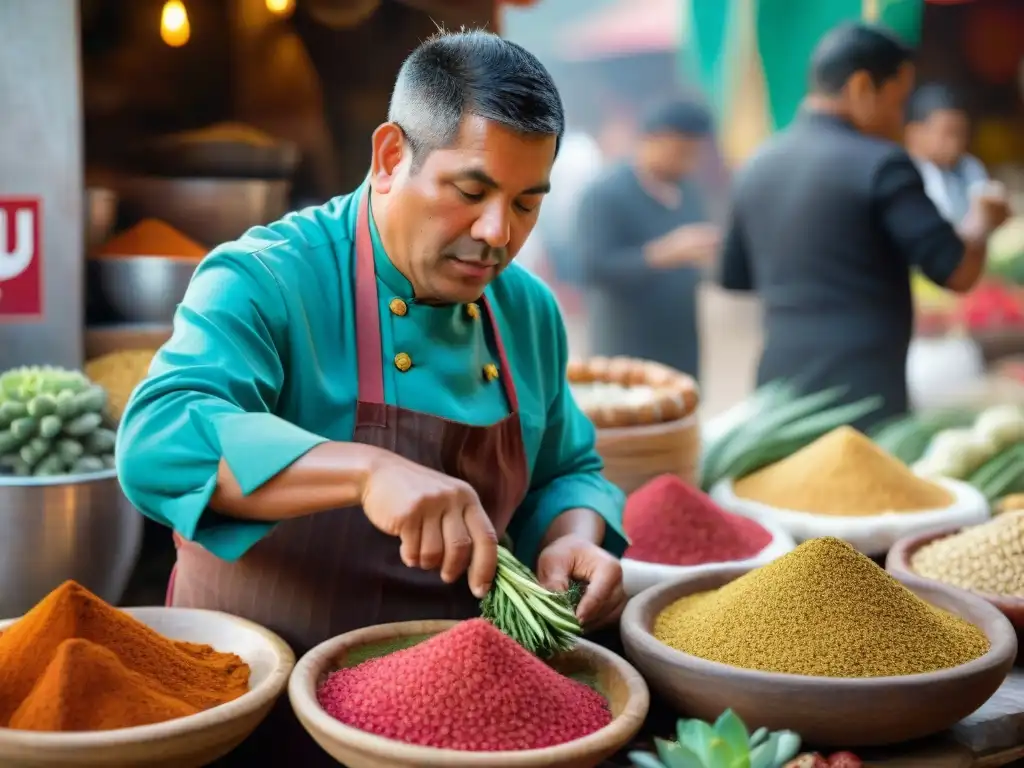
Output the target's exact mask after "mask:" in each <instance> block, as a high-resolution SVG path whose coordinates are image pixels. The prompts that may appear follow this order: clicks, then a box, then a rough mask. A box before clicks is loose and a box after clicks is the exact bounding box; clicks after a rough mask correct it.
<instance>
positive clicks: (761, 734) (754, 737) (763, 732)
mask: <svg viewBox="0 0 1024 768" xmlns="http://www.w3.org/2000/svg"><path fill="white" fill-rule="evenodd" d="M766 738H768V729H767V728H764V727H761V728H758V729H757V730H756V731H754V732H753V733H752V734H751V736H750V741H749V743H748V746H749V747H750V748H751V749H753V748H754V747H756V746H757V745H758V744H760V743H761V742H762V741H764V740H765V739H766Z"/></svg>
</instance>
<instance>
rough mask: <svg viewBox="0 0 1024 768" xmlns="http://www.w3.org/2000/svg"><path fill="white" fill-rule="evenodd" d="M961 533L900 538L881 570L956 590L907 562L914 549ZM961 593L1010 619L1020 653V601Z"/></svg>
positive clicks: (1023, 637)
mask: <svg viewBox="0 0 1024 768" xmlns="http://www.w3.org/2000/svg"><path fill="white" fill-rule="evenodd" d="M961 530H963V529H962V528H947V529H946V530H945V531H939V532H938V533H924V534H919V535H917V536H907V537H905V538H902V539H900V540H899V541H897V542H896V544H894V545H893V548H892V549H890V550H889V554H888V555H887V556H886V558H885V569H886V570H887V571H889V573H891V574H893V575H894V576H896V577H903V576H907V575H909V576H910V577H911V578H914V579H921V580H923V581H927V582H928V583H930V584H939V585H941V586H944V587H947V588H951V589H959V588H958V587H952V586H951V585H949V584H945V583H944V582H940V581H937V580H935V579H930V578H927V577H926V576H922V575H921V574H919V573H917V572H916V571H914V569H913V568H912V567H911V566H910V561H911V559H913V557H914V553H916V552H917V550H919V549H920V548H921V547H923V546H924V545H925V544H931V543H932V542H933V541H937V540H938V539H944V538H946V537H947V536H952V535H953V534H954V533H959V532H960V531H961ZM963 591H965V592H968V593H970V594H972V595H976V596H977V597H980V598H981V599H982V600H987V601H988V602H990V603H992V605H994V606H995V607H996V608H998V609H999V610H1000V611H1002V613H1003V615H1004V616H1005V617H1006V618H1007V619H1009V620H1010V623H1011V624H1012V625H1013V628H1014V629H1015V630H1016V632H1017V650H1018V654H1019V653H1020V652H1021V650H1022V646H1024V642H1022V641H1024V598H1021V597H1008V596H1006V595H992V594H988V593H986V592H975V591H974V590H963ZM1020 660H1021V659H1020V657H1018V661H1020Z"/></svg>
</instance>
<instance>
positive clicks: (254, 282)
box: [117, 31, 625, 756]
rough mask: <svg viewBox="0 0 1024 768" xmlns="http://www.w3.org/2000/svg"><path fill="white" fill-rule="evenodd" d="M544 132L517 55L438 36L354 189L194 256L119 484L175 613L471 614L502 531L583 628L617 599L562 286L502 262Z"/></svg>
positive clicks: (549, 133) (535, 188)
mask: <svg viewBox="0 0 1024 768" xmlns="http://www.w3.org/2000/svg"><path fill="white" fill-rule="evenodd" d="M508 94H517V97H516V98H509V96H508ZM562 131H563V112H562V104H561V101H560V98H559V95H558V93H557V90H556V89H555V86H554V83H553V82H552V80H551V77H550V75H549V74H548V72H547V71H546V70H545V69H544V67H543V66H542V65H541V64H540V62H538V61H537V59H535V58H534V57H533V56H532V55H531V54H529V53H528V52H527V51H525V50H524V49H523V48H521V47H520V46H518V45H516V44H514V43H511V42H508V41H506V40H503V39H501V38H500V37H497V36H496V35H492V34H489V33H485V32H480V31H468V32H460V33H456V34H441V35H438V36H437V37H434V38H432V39H430V40H428V41H426V42H425V43H423V44H422V45H421V46H420V47H419V48H417V49H416V50H415V51H414V52H413V53H412V54H411V55H410V57H409V58H408V59H407V60H406V62H405V63H404V65H403V66H402V69H401V71H400V72H399V75H398V79H397V82H396V84H395V88H394V92H393V96H392V100H391V107H390V111H389V114H388V120H387V122H386V123H384V124H383V125H381V126H380V127H378V128H377V130H376V131H375V132H374V134H373V138H372V143H371V150H372V151H371V163H370V171H369V175H368V177H367V180H366V181H365V183H364V184H363V185H362V186H361V187H360V188H359V189H357V190H355V191H354V192H353V193H351V194H348V195H343V196H340V197H336V198H334V199H333V200H331V201H330V202H328V203H326V204H324V205H322V206H320V207H315V208H310V209H306V210H304V211H299V212H296V213H292V214H290V215H288V216H286V217H285V218H283V219H282V220H280V221H277V222H274V223H272V224H269V225H267V226H264V227H256V228H254V229H251V230H249V231H248V232H247V233H246V234H245V235H243V236H242V237H241V238H240V239H239V240H237V241H235V242H231V243H227V244H224V245H221V246H220V247H218V248H216V249H215V250H214V251H213V252H212V253H211V254H210V255H209V256H208V257H207V258H206V259H205V260H204V261H203V262H202V263H201V264H200V266H199V267H198V269H197V270H196V273H195V277H194V278H193V280H192V282H191V284H190V286H189V288H188V291H187V293H186V295H185V298H184V300H183V302H182V304H181V306H180V307H179V309H178V312H177V315H176V317H175V322H174V333H173V336H172V337H171V339H170V341H168V343H167V344H166V345H165V346H164V347H163V348H162V349H161V350H160V352H159V353H158V355H157V356H156V359H155V360H154V363H153V366H152V369H151V372H150V377H149V378H148V379H147V380H146V381H145V382H144V383H143V384H142V385H141V386H140V387H139V388H138V389H137V390H136V391H135V393H134V395H133V397H132V399H131V402H130V403H129V405H128V407H127V410H126V412H125V415H124V419H123V421H122V424H121V428H120V433H119V440H118V447H117V456H118V471H119V477H120V480H121V483H122V486H123V488H124V491H125V494H126V495H127V497H128V498H129V499H130V500H131V501H132V503H133V504H135V506H137V507H138V508H139V509H140V510H141V511H142V512H143V513H144V514H145V515H147V516H149V517H150V518H152V519H154V520H156V521H159V522H161V523H163V524H165V525H167V526H168V527H170V528H172V529H173V530H174V531H175V536H176V542H177V544H178V559H177V566H176V568H175V574H174V576H173V577H172V584H171V587H170V589H169V602H170V604H171V605H174V606H186V607H196V608H209V609H215V610H221V611H227V612H229V613H232V614H236V615H239V616H243V617H245V618H248V619H251V620H253V621H256V622H258V623H260V624H263V625H265V626H267V627H269V628H270V629H272V630H274V631H275V632H278V633H279V634H281V635H282V636H283V637H284V638H285V639H286V640H287V641H288V642H289V643H290V644H291V645H292V647H293V648H294V649H295V651H296V652H297V653H300V654H301V653H303V652H305V651H306V650H308V649H309V648H310V647H312V646H313V645H316V644H317V643H320V642H322V641H323V640H326V639H328V638H330V637H332V636H335V635H338V634H340V633H343V632H347V631H349V630H352V629H356V628H359V627H365V626H369V625H374V624H381V623H386V622H394V621H405V620H413V619H461V618H467V617H471V616H474V615H478V613H479V609H478V601H479V599H480V598H481V597H483V596H484V594H486V592H487V591H488V589H489V587H490V584H491V581H492V579H493V577H494V573H495V564H496V557H497V551H496V547H497V541H498V538H499V537H500V536H502V535H503V534H505V533H506V532H507V533H508V534H510V535H511V537H512V539H513V541H514V542H515V548H516V552H517V554H518V555H519V557H520V558H521V559H523V560H524V561H525V562H526V563H528V564H529V565H530V566H531V567H534V568H536V570H537V572H538V576H539V577H540V579H541V580H542V581H543V583H545V584H546V585H547V586H548V587H550V588H553V589H562V588H565V587H566V586H567V585H568V581H569V579H570V578H572V579H578V580H582V581H585V582H587V583H588V584H589V586H588V589H587V591H586V595H585V597H584V599H583V601H582V602H581V603H580V606H579V609H578V612H579V617H580V619H581V621H582V622H583V623H584V624H585V625H587V626H596V625H600V624H603V623H606V622H609V621H611V620H614V619H615V618H616V617H617V615H618V613H619V612H620V610H621V608H622V605H623V602H624V596H623V592H622V588H621V570H620V567H619V564H618V561H617V559H616V557H615V555H614V554H613V553H618V552H621V550H622V548H623V547H624V544H625V538H624V535H623V533H622V529H621V511H622V506H623V496H622V493H621V492H620V491H619V490H617V489H616V488H615V487H614V486H612V485H611V484H610V483H609V482H608V481H606V480H605V479H604V477H603V476H602V474H601V470H602V463H601V459H600V458H599V457H598V455H597V453H596V452H595V449H594V429H593V427H592V425H591V424H590V422H589V421H588V420H587V418H586V417H585V416H584V415H583V413H582V412H581V411H580V410H579V409H578V408H577V406H576V405H575V403H574V401H573V398H572V395H571V393H570V390H569V388H568V386H567V384H566V378H565V370H566V363H567V348H566V335H565V329H564V327H563V324H562V320H561V318H560V315H559V312H558V309H557V306H556V303H555V301H554V299H553V297H552V295H551V293H550V292H549V291H548V290H547V289H546V288H545V287H544V285H543V284H541V283H540V282H539V281H538V280H537V279H535V278H533V277H532V276H530V275H529V274H528V273H527V272H526V271H525V270H523V269H521V268H519V267H518V266H517V265H515V264H513V263H512V261H513V259H514V257H515V255H516V253H517V252H518V250H519V248H520V246H521V245H522V243H523V242H524V240H525V239H526V238H527V236H528V235H529V233H530V230H531V229H532V228H533V226H534V223H535V222H536V219H537V214H538V211H539V208H540V205H541V201H542V200H543V198H544V194H545V193H546V192H547V190H548V186H549V174H550V171H551V167H552V163H553V162H554V159H555V154H556V151H557V148H558V142H559V139H560V137H561V135H562ZM274 741H275V739H270V740H267V741H266V742H265V743H263V744H262V746H263V748H264V749H269V750H273V749H274V748H275V745H274ZM292 746H294V745H292ZM291 749H292V747H282V750H283V751H282V752H281V754H283V755H289V756H294V754H295V753H294V752H293V751H290V750H291Z"/></svg>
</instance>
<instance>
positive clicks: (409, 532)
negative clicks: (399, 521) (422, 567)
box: [398, 520, 421, 568]
mask: <svg viewBox="0 0 1024 768" xmlns="http://www.w3.org/2000/svg"><path fill="white" fill-rule="evenodd" d="M398 535H399V536H400V537H401V540H402V545H401V547H400V548H399V550H398V551H399V554H401V556H402V562H403V563H405V565H406V567H408V568H417V567H419V564H420V538H421V532H420V523H419V520H417V521H415V524H414V525H409V526H406V527H405V528H403V529H402V530H401V531H400V532H399V534H398Z"/></svg>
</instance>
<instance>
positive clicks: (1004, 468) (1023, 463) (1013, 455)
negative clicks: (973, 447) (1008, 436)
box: [968, 443, 1024, 503]
mask: <svg viewBox="0 0 1024 768" xmlns="http://www.w3.org/2000/svg"><path fill="white" fill-rule="evenodd" d="M1022 481H1024V443H1018V444H1017V445H1014V446H1012V447H1010V448H1007V449H1006V450H1005V451H1003V452H1002V453H1000V454H998V455H996V456H994V457H993V458H991V459H989V461H987V462H985V464H983V465H982V466H981V468H980V469H978V471H977V472H975V473H974V474H973V475H971V477H970V479H969V481H968V482H970V484H971V485H973V486H974V487H975V488H977V489H978V490H979V491H981V492H982V494H984V496H985V498H986V499H988V501H989V502H990V503H991V502H994V501H996V500H997V499H999V498H1001V497H1003V496H1005V495H1006V494H1007V493H1009V492H1010V491H1012V490H1013V489H1014V488H1015V486H1017V485H1018V484H1020V483H1021V482H1022Z"/></svg>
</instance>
